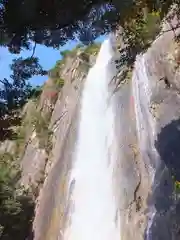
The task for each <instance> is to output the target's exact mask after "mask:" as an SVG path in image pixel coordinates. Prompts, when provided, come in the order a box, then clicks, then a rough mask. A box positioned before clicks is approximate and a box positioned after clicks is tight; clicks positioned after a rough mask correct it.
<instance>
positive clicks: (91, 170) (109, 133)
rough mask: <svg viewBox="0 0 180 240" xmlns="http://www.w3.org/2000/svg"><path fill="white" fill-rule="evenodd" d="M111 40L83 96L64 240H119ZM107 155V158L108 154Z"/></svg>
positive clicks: (90, 76) (106, 43)
mask: <svg viewBox="0 0 180 240" xmlns="http://www.w3.org/2000/svg"><path fill="white" fill-rule="evenodd" d="M114 55H115V52H114V49H113V41H112V37H109V39H107V40H105V41H104V43H103V44H102V46H101V49H100V52H99V54H98V57H97V60H96V63H95V65H94V66H93V67H92V68H91V69H90V71H89V73H88V76H87V79H86V82H85V86H84V91H83V96H82V106H81V113H80V124H79V132H78V140H77V147H76V154H75V159H74V165H73V168H72V172H71V179H70V182H71V181H73V182H74V189H73V191H72V194H71V201H72V203H73V210H72V212H70V213H69V214H70V217H69V218H70V223H69V226H67V228H66V230H65V234H64V239H65V240H92V239H93V240H110V239H113V240H119V239H120V229H119V224H118V223H117V222H116V220H117V206H116V198H115V194H114V190H113V166H114V162H113V159H114V158H113V154H115V153H110V152H109V151H110V148H111V145H112V141H113V137H114V127H113V126H114V113H113V106H112V104H110V101H109V99H110V96H111V94H110V92H109V91H108V84H109V82H110V81H111V79H112V77H113V76H114V75H115V73H116V66H115V63H114V61H113V58H114ZM109 153H110V154H109Z"/></svg>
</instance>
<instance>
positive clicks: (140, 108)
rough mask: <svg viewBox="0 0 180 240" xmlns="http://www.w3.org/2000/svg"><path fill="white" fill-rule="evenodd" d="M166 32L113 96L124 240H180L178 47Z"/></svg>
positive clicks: (122, 235)
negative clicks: (129, 78)
mask: <svg viewBox="0 0 180 240" xmlns="http://www.w3.org/2000/svg"><path fill="white" fill-rule="evenodd" d="M175 22H176V21H174V24H175ZM164 31H165V32H166V33H164V34H162V35H161V36H160V37H158V38H157V39H156V41H155V42H154V43H153V44H152V46H151V47H150V48H149V50H148V51H147V52H146V53H145V54H144V56H140V57H139V58H138V59H137V64H136V65H135V69H134V71H133V78H132V81H131V80H129V81H125V83H124V84H122V85H120V87H119V89H118V91H116V92H115V95H114V98H115V105H116V106H117V110H116V114H117V117H116V118H117V122H116V125H117V129H118V130H117V138H118V139H117V142H118V146H119V150H118V151H119V158H118V159H117V166H118V167H117V170H116V175H117V179H118V181H117V191H118V192H119V205H120V208H119V211H120V213H119V215H120V217H121V239H123V240H126V239H127V240H129V239H137V240H140V239H150V240H151V239H152V240H154V239H157V240H160V239H167V240H170V239H175V240H176V239H179V238H180V235H179V226H180V218H179V215H180V214H179V191H178V182H179V180H180V175H179V169H180V163H179V153H180V152H179V136H180V135H179V117H180V111H179V104H180V102H179V101H180V98H179V86H180V85H179V82H180V75H179V67H180V65H179V60H178V59H179V44H178V43H177V42H176V41H175V40H174V32H173V31H170V30H168V29H167V26H166V28H164ZM178 32H179V30H178V29H177V31H176V35H178ZM141 60H142V61H141ZM134 81H136V83H137V85H136V86H135V85H134V84H135V83H134ZM116 82H118V80H116ZM134 88H136V89H134ZM134 90H135V91H136V94H135V92H134ZM138 98H139V99H138ZM135 123H136V124H135Z"/></svg>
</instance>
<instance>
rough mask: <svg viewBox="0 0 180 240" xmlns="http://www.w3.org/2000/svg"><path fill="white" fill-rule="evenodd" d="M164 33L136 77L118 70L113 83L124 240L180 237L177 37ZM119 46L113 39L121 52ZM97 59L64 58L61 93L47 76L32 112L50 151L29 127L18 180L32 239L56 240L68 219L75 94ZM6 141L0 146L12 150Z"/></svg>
mask: <svg viewBox="0 0 180 240" xmlns="http://www.w3.org/2000/svg"><path fill="white" fill-rule="evenodd" d="M163 31H165V32H166V33H164V34H162V35H161V36H159V37H158V38H157V39H156V41H155V42H154V43H153V44H152V46H151V47H150V48H149V50H148V51H147V52H146V53H145V54H144V56H140V57H139V58H137V63H136V65H135V69H134V70H133V72H132V70H131V69H129V68H127V67H126V66H123V67H122V68H121V69H120V71H119V72H118V74H117V76H115V78H114V79H112V83H111V86H110V89H111V91H112V99H111V100H112V101H113V104H114V107H115V113H116V141H115V142H116V149H117V153H118V154H117V159H116V169H115V173H114V174H115V179H116V186H115V187H116V194H117V200H118V204H119V209H118V212H117V218H120V219H121V220H120V222H121V239H122V240H129V239H134V240H143V239H148V240H151V239H153V240H156V239H157V240H161V239H167V240H170V239H173V240H176V239H177V240H178V239H179V226H180V219H179V216H180V212H179V192H178V186H179V185H178V184H179V181H180V171H179V169H180V163H179V145H178V144H179V139H180V135H179V123H180V121H179V118H180V110H179V105H180V98H179V92H180V83H179V82H180V68H179V67H180V66H179V59H180V53H179V44H178V43H177V42H175V40H174V32H173V31H169V30H168V29H167V26H165V27H164V30H163ZM178 31H179V30H177V32H176V34H178ZM119 39H121V38H119ZM119 41H121V40H119ZM122 46H123V45H122V44H120V43H119V42H118V49H119V48H121V47H122ZM138 59H143V61H141V60H138ZM94 61H95V57H94V56H92V57H90V58H89V59H85V58H84V56H83V55H82V53H80V54H77V55H76V56H74V57H67V58H66V61H65V63H64V64H63V65H62V66H61V68H60V75H61V77H62V79H64V80H65V84H64V86H63V88H62V89H61V90H59V89H58V88H56V86H54V83H53V80H52V79H49V80H48V82H47V83H46V85H45V87H44V89H43V92H42V95H41V97H40V100H39V103H38V106H37V109H38V110H39V111H41V112H42V115H43V117H45V118H46V117H47V119H48V130H50V131H51V134H50V141H51V148H50V149H48V150H47V149H46V147H45V146H44V145H43V146H42V145H41V144H40V139H39V137H38V133H37V131H36V129H34V128H33V127H31V128H30V129H28V134H27V136H26V137H27V139H26V146H25V149H24V154H23V156H22V162H21V163H22V170H23V174H22V179H21V183H22V184H23V185H24V186H25V187H27V188H28V187H29V186H31V187H33V190H34V191H35V198H36V197H37V198H36V200H37V204H36V210H35V219H34V225H33V230H34V239H35V240H46V239H47V240H51V239H52V240H55V239H61V238H59V236H61V234H62V231H61V230H63V229H64V228H65V226H66V221H68V219H67V215H68V214H67V213H68V211H69V202H70V201H69V192H68V189H69V188H70V189H71V187H70V186H69V185H68V179H69V174H70V171H71V164H72V158H73V156H74V150H75V147H76V139H77V127H78V121H79V110H80V104H81V103H80V97H81V92H82V89H83V83H84V81H85V78H86V75H87V71H88V69H89V67H90V66H91V65H93V63H94ZM142 64H143V65H142ZM138 68H139V69H138ZM132 76H133V77H132ZM145 78H146V79H145ZM147 80H148V81H147ZM111 87H112V88H111ZM51 90H53V94H52V91H51ZM32 107H33V103H28V105H26V108H25V109H24V113H23V114H24V115H27V116H28V114H30V112H31V111H29V110H28V109H30V108H32ZM30 115H31V114H30ZM30 115H29V117H30ZM48 139H49V138H48ZM9 144H10V143H6V144H4V145H3V146H1V147H2V149H3V148H6V149H8V148H10V145H9ZM39 190H40V192H39ZM62 239H63V236H62Z"/></svg>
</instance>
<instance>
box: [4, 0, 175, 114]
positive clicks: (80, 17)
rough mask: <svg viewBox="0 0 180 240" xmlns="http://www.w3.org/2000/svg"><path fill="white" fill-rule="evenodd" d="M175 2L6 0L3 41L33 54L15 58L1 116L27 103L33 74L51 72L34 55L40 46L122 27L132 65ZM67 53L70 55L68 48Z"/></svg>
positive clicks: (85, 38) (83, 38) (12, 49)
mask: <svg viewBox="0 0 180 240" xmlns="http://www.w3.org/2000/svg"><path fill="white" fill-rule="evenodd" d="M173 3H176V4H177V8H176V11H179V2H178V1H175V0H171V1H164V0H163V1H156V0H153V1H146V0H143V1H142V0H138V1H131V0H128V1H127V0H123V1H117V0H113V1H101V0H100V1H99V0H96V1H95V0H93V1H89V0H88V1H87V0H86V1H85V0H76V1H75V2H73V5H72V2H71V1H69V0H68V1H66V3H64V1H61V0H60V1H49V0H46V1H41V0H38V1H35V0H33V1H29V0H26V1H22V0H18V1H16V3H15V2H14V1H13V0H3V1H1V5H0V6H1V7H0V13H1V14H0V26H1V28H0V36H1V38H0V44H1V45H2V46H5V47H8V49H9V51H10V52H12V53H15V54H17V53H20V52H21V51H22V50H23V49H27V50H30V51H31V53H30V57H28V58H26V59H22V58H16V59H15V60H14V61H13V64H12V65H11V70H12V71H13V74H12V75H11V78H10V79H3V80H1V84H2V85H1V88H0V96H1V97H0V98H1V102H0V105H1V106H0V117H1V118H3V117H4V115H5V114H7V112H8V114H9V112H10V111H13V110H14V108H16V107H17V106H19V105H20V104H21V105H22V104H24V102H25V101H26V99H27V98H28V96H29V86H28V85H27V80H28V79H29V78H30V77H31V76H32V75H39V74H40V75H44V74H46V71H44V70H43V69H42V67H41V66H40V65H39V62H38V59H37V58H35V57H34V53H35V50H36V45H37V44H42V45H45V46H48V47H54V48H59V47H60V46H61V45H63V44H65V43H66V42H67V41H68V40H71V39H74V38H78V39H79V40H80V41H81V42H82V43H83V44H88V43H92V42H93V41H94V39H95V38H96V37H97V36H99V35H100V34H104V33H107V32H109V31H111V30H114V29H115V28H116V27H117V26H119V25H121V26H122V28H123V36H124V41H125V42H126V43H127V44H128V48H127V49H125V51H124V53H125V58H124V59H123V58H122V59H123V60H122V61H123V62H124V61H126V62H127V61H128V63H132V62H133V61H134V57H135V55H136V54H137V53H139V52H140V51H143V50H145V49H146V48H147V47H148V46H149V44H150V43H151V40H152V39H154V37H155V36H156V35H157V33H158V32H159V22H160V20H162V19H163V18H164V17H165V16H166V14H167V12H168V11H169V9H170V7H171V5H172V4H173ZM67 12H68V14H64V13H67ZM14 19H16V21H14ZM63 54H64V57H65V55H66V54H67V52H64V53H62V55H63ZM71 54H72V52H71Z"/></svg>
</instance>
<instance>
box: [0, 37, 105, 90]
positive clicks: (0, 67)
mask: <svg viewBox="0 0 180 240" xmlns="http://www.w3.org/2000/svg"><path fill="white" fill-rule="evenodd" d="M105 38H106V37H105V36H100V37H99V38H97V39H96V41H97V42H102V41H103V40H104V39H105ZM77 44H78V42H77V41H70V42H68V43H67V44H66V45H64V46H63V47H62V48H60V49H58V50H57V49H53V48H50V47H46V46H42V45H37V46H36V51H35V54H34V56H37V57H38V58H39V62H40V64H41V65H42V67H43V68H44V69H45V70H49V69H51V68H52V67H53V66H54V65H55V63H56V61H57V60H60V59H61V55H60V51H64V50H66V49H68V50H71V49H73V48H74V47H76V45H77ZM31 55H32V52H31V51H27V50H24V51H22V52H21V54H19V55H17V54H11V53H9V51H8V49H7V48H5V47H0V79H3V78H7V79H8V78H9V76H10V74H11V71H10V68H9V64H11V62H12V60H13V59H14V58H17V57H20V56H22V57H23V58H25V57H29V56H31ZM47 78H48V77H47V76H34V77H33V78H31V80H30V83H31V84H32V85H33V86H36V85H42V84H43V83H44V81H46V80H47Z"/></svg>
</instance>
